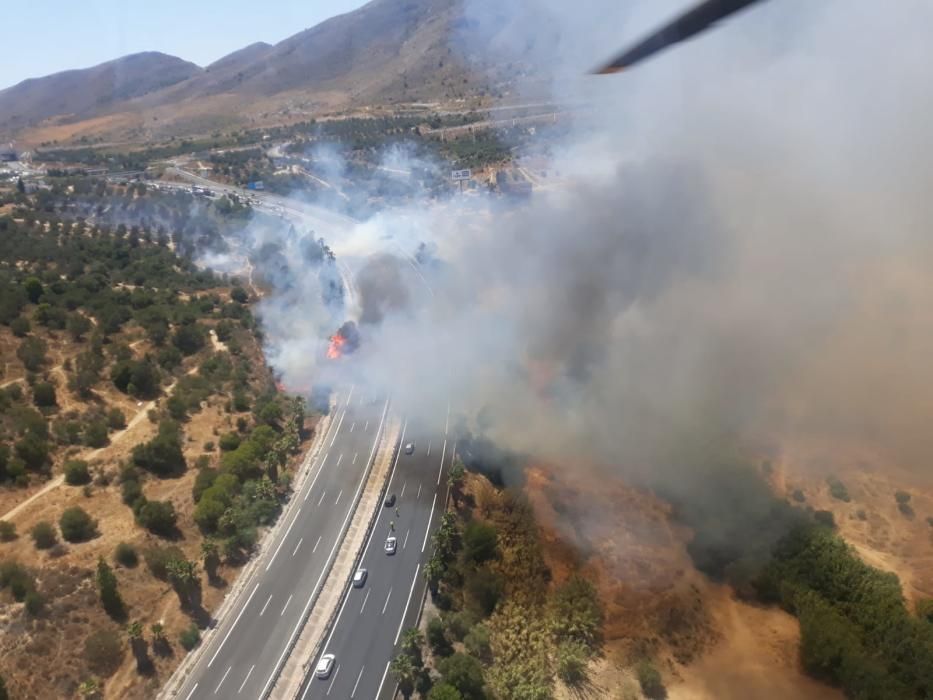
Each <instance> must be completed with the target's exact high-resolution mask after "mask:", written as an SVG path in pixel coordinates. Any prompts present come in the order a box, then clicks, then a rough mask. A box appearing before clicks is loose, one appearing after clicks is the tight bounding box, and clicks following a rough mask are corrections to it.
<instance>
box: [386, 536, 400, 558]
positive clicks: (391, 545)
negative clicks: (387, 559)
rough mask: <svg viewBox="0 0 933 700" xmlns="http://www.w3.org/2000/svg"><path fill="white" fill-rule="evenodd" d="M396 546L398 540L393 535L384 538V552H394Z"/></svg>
mask: <svg viewBox="0 0 933 700" xmlns="http://www.w3.org/2000/svg"><path fill="white" fill-rule="evenodd" d="M397 546H398V540H396V539H395V538H394V537H390V538H389V539H387V540H386V554H395V550H396V548H397Z"/></svg>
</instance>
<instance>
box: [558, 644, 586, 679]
mask: <svg viewBox="0 0 933 700" xmlns="http://www.w3.org/2000/svg"><path fill="white" fill-rule="evenodd" d="M588 659H589V650H588V649H587V647H586V645H584V644H581V643H579V642H573V641H570V642H561V644H560V645H559V646H558V647H557V677H558V678H560V679H561V680H562V681H563V682H564V683H566V684H567V685H569V686H578V685H581V684H582V683H583V682H584V681H585V680H586V677H587V673H586V665H587V661H588Z"/></svg>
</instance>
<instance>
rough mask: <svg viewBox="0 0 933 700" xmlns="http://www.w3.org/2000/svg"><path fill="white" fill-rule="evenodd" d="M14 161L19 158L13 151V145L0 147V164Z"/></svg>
mask: <svg viewBox="0 0 933 700" xmlns="http://www.w3.org/2000/svg"><path fill="white" fill-rule="evenodd" d="M14 160H19V157H18V156H17V155H16V151H15V150H13V144H12V143H11V144H9V145H7V146H0V163H12V162H13V161H14Z"/></svg>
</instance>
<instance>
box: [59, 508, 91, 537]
mask: <svg viewBox="0 0 933 700" xmlns="http://www.w3.org/2000/svg"><path fill="white" fill-rule="evenodd" d="M58 526H59V528H61V531H62V537H63V538H65V540H66V541H68V542H87V541H88V540H90V539H91V538H93V537H94V536H95V535H96V534H97V524H96V523H95V522H94V521H93V520H92V519H91V516H90V515H88V514H87V512H85V510H84V509H83V508H81V507H80V506H73V507H71V508H68V509H66V510H65V512H64V513H62V517H61V518H60V519H59V521H58Z"/></svg>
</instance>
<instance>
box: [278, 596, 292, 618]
mask: <svg viewBox="0 0 933 700" xmlns="http://www.w3.org/2000/svg"><path fill="white" fill-rule="evenodd" d="M291 602H292V596H288V600H286V601H285V605H283V606H282V612H280V613H279V617H282V615H284V614H285V610H286V609H288V604H289V603H291Z"/></svg>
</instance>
